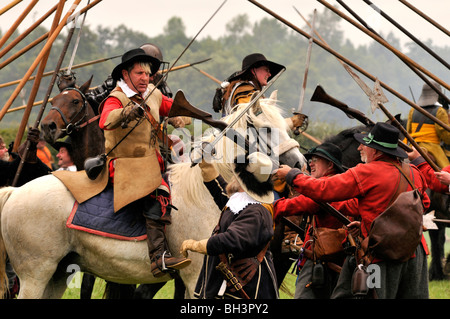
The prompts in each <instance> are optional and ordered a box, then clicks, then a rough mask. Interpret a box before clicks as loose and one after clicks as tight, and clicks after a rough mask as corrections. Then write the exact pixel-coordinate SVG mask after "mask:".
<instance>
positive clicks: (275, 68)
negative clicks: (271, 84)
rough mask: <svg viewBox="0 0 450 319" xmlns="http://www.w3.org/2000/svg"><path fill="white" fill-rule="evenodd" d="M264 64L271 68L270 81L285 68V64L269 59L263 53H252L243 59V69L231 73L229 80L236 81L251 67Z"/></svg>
mask: <svg viewBox="0 0 450 319" xmlns="http://www.w3.org/2000/svg"><path fill="white" fill-rule="evenodd" d="M263 65H266V66H267V67H268V68H269V70H270V77H269V78H268V81H270V80H271V79H272V78H273V77H274V76H275V75H277V74H278V73H279V72H280V71H281V70H282V69H284V68H285V66H284V65H281V64H278V63H275V62H272V61H269V60H267V59H266V57H265V56H264V55H263V54H261V53H252V54H249V55H247V56H246V57H245V58H244V59H243V60H242V69H241V70H240V71H236V72H234V73H233V74H232V75H230V76H229V77H228V79H227V81H228V82H231V81H234V80H236V79H238V78H239V77H240V76H242V75H243V74H244V73H245V72H247V71H248V70H250V69H251V68H258V67H260V66H263Z"/></svg>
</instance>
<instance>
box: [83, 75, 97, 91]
mask: <svg viewBox="0 0 450 319" xmlns="http://www.w3.org/2000/svg"><path fill="white" fill-rule="evenodd" d="M93 77H94V75H91V78H90V79H89V80H87V82H86V83H84V84H83V85H82V86H80V91H81V92H83V93H86V92H87V91H88V90H89V88H90V87H91V82H92V78H93Z"/></svg>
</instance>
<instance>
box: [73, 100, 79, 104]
mask: <svg viewBox="0 0 450 319" xmlns="http://www.w3.org/2000/svg"><path fill="white" fill-rule="evenodd" d="M72 103H73V104H78V103H80V100H77V99H75V100H73V101H72Z"/></svg>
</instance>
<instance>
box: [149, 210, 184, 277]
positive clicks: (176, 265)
mask: <svg viewBox="0 0 450 319" xmlns="http://www.w3.org/2000/svg"><path fill="white" fill-rule="evenodd" d="M145 225H146V227H147V244H148V252H149V256H150V261H151V269H150V270H151V272H152V274H153V276H155V277H161V276H163V275H164V274H165V272H167V271H170V270H179V269H182V268H184V267H186V266H189V264H190V263H191V260H190V259H187V258H184V257H173V256H172V255H171V254H170V252H169V250H166V249H165V247H166V246H167V244H166V236H165V231H164V226H165V225H164V224H163V223H161V222H158V221H156V220H153V219H150V218H146V219H145Z"/></svg>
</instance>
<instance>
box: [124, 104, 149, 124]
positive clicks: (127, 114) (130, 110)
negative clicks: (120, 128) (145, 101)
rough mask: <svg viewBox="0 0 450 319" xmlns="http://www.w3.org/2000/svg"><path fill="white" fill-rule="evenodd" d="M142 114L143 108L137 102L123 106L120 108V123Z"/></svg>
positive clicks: (127, 121) (126, 122)
mask: <svg viewBox="0 0 450 319" xmlns="http://www.w3.org/2000/svg"><path fill="white" fill-rule="evenodd" d="M143 116H144V109H143V108H142V107H141V106H140V105H137V104H134V105H133V106H129V107H125V108H124V109H123V110H122V123H125V124H128V123H130V122H131V121H133V120H135V119H137V118H141V117H143Z"/></svg>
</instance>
